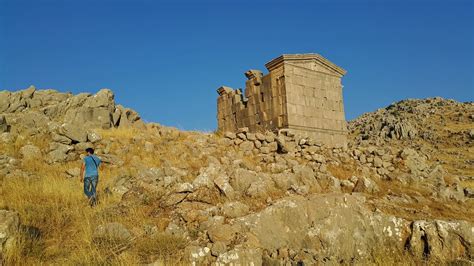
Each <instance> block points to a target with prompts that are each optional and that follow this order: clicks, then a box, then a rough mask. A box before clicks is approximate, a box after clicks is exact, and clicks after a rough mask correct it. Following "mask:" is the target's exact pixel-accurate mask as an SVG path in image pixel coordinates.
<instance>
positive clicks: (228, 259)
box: [216, 247, 263, 265]
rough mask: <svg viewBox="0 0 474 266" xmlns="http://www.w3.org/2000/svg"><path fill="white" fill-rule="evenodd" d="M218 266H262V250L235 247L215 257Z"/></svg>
mask: <svg viewBox="0 0 474 266" xmlns="http://www.w3.org/2000/svg"><path fill="white" fill-rule="evenodd" d="M216 263H217V264H218V265H262V263H263V261H262V250H260V249H255V248H244V247H236V248H234V249H232V250H230V251H227V252H225V253H222V254H220V255H219V256H218V257H217V262H216Z"/></svg>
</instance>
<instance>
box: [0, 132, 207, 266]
mask: <svg viewBox="0 0 474 266" xmlns="http://www.w3.org/2000/svg"><path fill="white" fill-rule="evenodd" d="M140 133H143V132H138V131H136V130H135V129H127V130H122V129H118V130H110V131H101V132H100V134H101V135H102V136H103V138H104V139H115V140H117V139H118V140H120V142H118V141H114V142H113V144H112V145H116V147H113V148H112V150H118V149H120V148H123V147H128V148H129V151H128V152H127V153H124V156H123V157H124V158H121V159H123V160H124V161H125V165H124V166H123V167H122V168H116V167H110V166H107V165H104V166H103V167H101V173H100V177H99V186H98V191H99V198H100V204H99V205H98V206H96V207H94V208H91V207H89V206H88V205H87V200H86V199H85V196H84V195H83V188H82V183H80V182H79V179H78V178H74V179H72V178H68V177H67V174H66V173H65V171H66V170H67V169H70V168H74V167H80V164H79V163H78V162H72V163H64V164H51V165H50V164H47V163H45V162H43V161H41V160H21V161H20V167H21V169H23V170H25V171H27V172H29V173H32V174H33V175H31V176H29V177H28V176H25V177H24V176H14V177H9V178H4V179H3V182H2V187H1V188H2V189H1V192H0V193H1V194H0V208H4V209H10V210H15V211H17V212H18V213H19V214H20V217H21V223H22V224H23V225H24V226H25V228H30V229H29V230H21V232H20V233H19V235H18V236H17V237H16V241H15V243H14V245H13V247H14V248H12V249H11V250H10V252H9V253H8V254H7V255H6V261H5V262H6V264H7V265H139V264H141V263H151V262H154V261H157V260H158V261H161V262H162V263H163V264H175V262H178V261H179V259H180V256H181V255H182V250H183V248H184V244H185V241H184V240H183V239H180V238H177V237H173V236H168V235H164V234H161V233H158V234H156V235H154V236H148V235H143V232H142V231H143V228H144V226H145V225H152V226H153V225H157V227H159V228H161V229H163V225H162V224H160V223H162V222H163V221H162V219H161V218H156V217H154V216H153V215H150V214H151V213H152V212H153V208H154V206H153V205H150V206H148V205H140V206H137V208H128V209H127V215H121V214H120V213H116V212H113V211H110V210H111V209H114V208H116V207H117V203H119V202H120V198H118V197H117V196H114V195H107V194H106V193H104V188H105V187H107V186H110V185H111V183H112V182H113V181H114V180H113V179H114V177H115V176H117V175H118V174H119V173H123V170H122V169H130V171H136V170H134V167H131V166H133V165H134V163H137V160H138V161H139V163H140V164H141V165H145V166H149V167H158V166H160V165H161V164H162V163H163V162H162V161H160V160H159V156H150V154H148V153H146V152H145V151H144V149H143V145H141V143H140V145H139V144H137V145H132V143H133V142H134V138H136V137H137V136H140ZM180 138H181V137H179V136H178V138H177V139H175V140H178V142H179V141H180V140H181V139H180ZM151 141H153V142H154V144H156V145H159V147H160V149H161V152H164V153H166V154H170V155H171V156H170V157H169V158H170V160H171V162H168V163H171V164H173V165H174V164H179V163H182V162H183V160H182V159H181V157H180V156H179V151H178V150H174V148H173V145H172V143H169V141H170V140H166V139H163V138H159V137H156V138H151ZM48 142H49V140H47V139H46V138H44V139H43V140H42V139H41V138H35V137H34V138H30V139H29V140H25V139H17V140H16V141H15V142H14V143H10V144H1V145H2V146H1V147H0V148H1V149H2V151H4V152H5V154H7V155H10V156H13V157H16V158H21V156H20V154H19V150H20V148H21V147H23V146H24V145H26V144H28V143H31V144H33V145H36V146H38V147H41V148H43V147H47V145H48ZM173 142H174V141H173ZM174 144H176V143H174ZM178 148H179V149H182V148H183V147H181V146H180V147H178ZM137 157H138V159H137ZM194 163H195V164H196V167H197V166H198V164H199V163H197V162H194ZM106 222H120V223H122V224H124V225H125V226H126V227H127V228H128V229H129V230H130V231H131V232H133V233H134V235H135V236H138V237H137V238H136V239H135V240H134V242H132V243H131V244H130V247H128V248H127V249H125V250H124V251H123V252H119V253H116V254H114V253H113V252H111V250H113V248H110V247H103V246H98V245H96V244H95V243H94V242H93V241H92V235H93V231H94V229H95V228H96V227H97V226H98V225H100V224H103V223H106ZM32 228H33V229H34V230H33V231H39V232H41V233H40V236H39V237H37V238H34V237H33V238H32V237H31V233H29V231H31V229H32Z"/></svg>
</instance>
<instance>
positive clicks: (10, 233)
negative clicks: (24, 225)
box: [0, 210, 20, 261]
mask: <svg viewBox="0 0 474 266" xmlns="http://www.w3.org/2000/svg"><path fill="white" fill-rule="evenodd" d="M19 228H20V217H19V215H18V213H17V212H14V211H8V210H0V261H1V259H2V257H3V254H5V253H7V252H8V251H9V250H10V249H11V248H12V247H13V243H14V241H15V238H16V237H17V235H16V234H17V233H18V230H19Z"/></svg>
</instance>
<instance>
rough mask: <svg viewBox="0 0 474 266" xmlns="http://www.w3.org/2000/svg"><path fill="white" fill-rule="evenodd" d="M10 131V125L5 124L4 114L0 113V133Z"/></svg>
mask: <svg viewBox="0 0 474 266" xmlns="http://www.w3.org/2000/svg"><path fill="white" fill-rule="evenodd" d="M8 131H10V126H9V125H8V124H7V119H6V118H5V116H4V115H0V133H4V132H8Z"/></svg>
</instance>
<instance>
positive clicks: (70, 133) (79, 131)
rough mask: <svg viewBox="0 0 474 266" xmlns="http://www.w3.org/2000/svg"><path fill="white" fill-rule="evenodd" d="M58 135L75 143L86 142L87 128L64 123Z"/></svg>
mask: <svg viewBox="0 0 474 266" xmlns="http://www.w3.org/2000/svg"><path fill="white" fill-rule="evenodd" d="M59 134H61V135H62V136H65V137H67V138H69V139H71V140H72V141H75V142H86V141H87V128H84V126H82V125H81V124H70V123H65V124H63V125H62V126H61V128H60V131H59Z"/></svg>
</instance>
